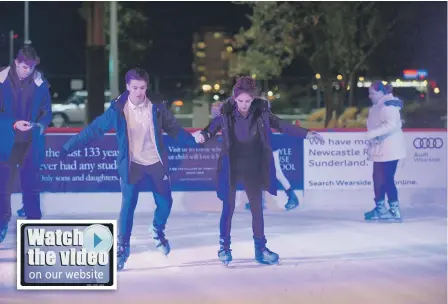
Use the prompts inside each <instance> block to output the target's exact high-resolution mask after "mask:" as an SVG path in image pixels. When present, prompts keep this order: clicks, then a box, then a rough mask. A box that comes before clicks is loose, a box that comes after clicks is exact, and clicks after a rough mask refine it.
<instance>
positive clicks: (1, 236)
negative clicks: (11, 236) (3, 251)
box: [0, 224, 8, 243]
mask: <svg viewBox="0 0 448 304" xmlns="http://www.w3.org/2000/svg"><path fill="white" fill-rule="evenodd" d="M7 233H8V224H0V243H3V241H4V240H5V238H6V234H7Z"/></svg>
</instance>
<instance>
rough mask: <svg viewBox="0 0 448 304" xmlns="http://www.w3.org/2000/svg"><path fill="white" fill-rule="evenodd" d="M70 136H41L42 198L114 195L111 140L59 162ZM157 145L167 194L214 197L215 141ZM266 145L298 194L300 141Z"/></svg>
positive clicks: (146, 186) (144, 186)
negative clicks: (164, 160) (166, 172)
mask: <svg viewBox="0 0 448 304" xmlns="http://www.w3.org/2000/svg"><path fill="white" fill-rule="evenodd" d="M74 135H75V134H68V133H65V134H57V133H50V134H47V136H46V151H45V156H46V157H45V161H44V163H43V164H42V165H41V190H42V192H120V182H119V176H118V171H117V161H116V158H117V155H118V149H117V141H116V138H115V134H106V135H105V136H103V137H102V138H101V139H98V140H95V141H92V142H91V143H89V144H88V145H87V146H85V147H82V148H80V149H77V150H76V151H74V152H73V153H71V154H70V155H68V156H67V157H66V158H64V159H61V158H60V157H59V151H60V149H61V147H62V146H63V144H64V143H65V142H67V140H68V139H69V138H70V137H71V136H74ZM163 140H164V144H165V147H166V151H167V153H168V166H169V168H170V179H171V186H172V190H173V191H215V189H216V175H217V172H216V167H217V162H218V157H219V154H220V152H221V137H220V136H216V137H215V138H213V139H212V140H210V141H209V142H208V143H207V144H205V145H197V146H195V147H189V146H186V145H184V144H182V143H179V142H177V141H175V140H173V139H172V138H171V137H169V136H168V135H164V138H163ZM272 145H273V147H274V148H275V149H278V152H279V158H280V166H281V168H282V170H283V173H284V175H285V176H286V177H287V178H288V180H289V182H290V183H291V185H292V187H293V188H294V189H296V190H300V189H303V140H301V139H297V138H293V137H290V136H287V135H280V134H276V135H274V136H273V137H272ZM279 186H280V184H279ZM141 190H142V191H151V184H150V183H149V181H144V182H142V183H141ZM14 192H20V178H17V179H16V181H15V182H14Z"/></svg>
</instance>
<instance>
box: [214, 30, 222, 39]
mask: <svg viewBox="0 0 448 304" xmlns="http://www.w3.org/2000/svg"><path fill="white" fill-rule="evenodd" d="M213 37H214V38H216V39H218V38H221V37H222V34H221V33H218V32H216V33H214V34H213Z"/></svg>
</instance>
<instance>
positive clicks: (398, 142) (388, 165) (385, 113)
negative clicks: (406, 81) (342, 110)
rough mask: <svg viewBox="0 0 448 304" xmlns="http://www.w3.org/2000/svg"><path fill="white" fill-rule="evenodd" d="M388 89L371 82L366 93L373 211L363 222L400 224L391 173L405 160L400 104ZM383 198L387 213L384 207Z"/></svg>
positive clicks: (397, 201) (393, 174) (386, 86)
mask: <svg viewBox="0 0 448 304" xmlns="http://www.w3.org/2000/svg"><path fill="white" fill-rule="evenodd" d="M392 90H393V88H392V86H391V85H390V84H387V85H384V84H383V83H382V82H381V81H375V82H374V83H373V84H372V86H371V87H370V89H369V98H370V99H371V100H372V103H373V106H372V107H371V108H370V110H369V115H368V117H367V139H368V140H369V147H368V159H369V160H370V161H372V162H373V188H374V193H375V208H374V209H373V210H371V211H369V212H366V213H365V214H364V218H365V220H368V221H372V220H379V221H401V219H402V218H401V212H400V206H399V205H400V204H399V200H398V191H397V187H396V186H395V172H396V170H397V165H398V161H399V160H401V159H404V158H406V142H405V139H404V134H403V131H402V129H401V128H402V123H401V116H400V110H401V109H402V107H403V102H402V101H401V100H400V99H398V98H397V97H395V96H394V95H393V94H392ZM386 195H387V199H388V204H389V207H390V208H389V209H387V207H386V201H385V200H386Z"/></svg>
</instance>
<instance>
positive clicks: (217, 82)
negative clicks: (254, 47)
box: [193, 27, 233, 100]
mask: <svg viewBox="0 0 448 304" xmlns="http://www.w3.org/2000/svg"><path fill="white" fill-rule="evenodd" d="M232 53H233V48H232V39H231V35H230V34H228V33H226V32H225V31H224V29H223V28H210V27H207V28H203V29H202V30H201V31H200V32H198V33H195V34H194V35H193V55H194V57H193V58H194V59H193V73H194V77H195V81H196V84H197V89H198V91H202V92H204V93H208V94H211V95H212V96H213V98H214V99H215V100H217V99H218V98H220V97H221V96H222V95H226V94H228V93H229V91H230V88H231V81H230V79H229V76H228V71H229V61H230V57H231V56H232Z"/></svg>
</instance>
